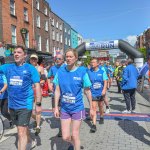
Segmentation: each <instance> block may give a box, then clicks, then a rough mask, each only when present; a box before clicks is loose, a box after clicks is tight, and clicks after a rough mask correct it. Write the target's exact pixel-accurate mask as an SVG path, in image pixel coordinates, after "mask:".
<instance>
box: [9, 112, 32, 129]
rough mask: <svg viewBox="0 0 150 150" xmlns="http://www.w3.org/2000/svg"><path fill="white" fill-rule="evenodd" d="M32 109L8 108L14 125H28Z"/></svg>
mask: <svg viewBox="0 0 150 150" xmlns="http://www.w3.org/2000/svg"><path fill="white" fill-rule="evenodd" d="M31 114H32V110H28V109H17V110H14V109H10V116H11V119H12V121H13V123H14V124H15V125H16V126H24V127H25V126H29V123H30V118H31Z"/></svg>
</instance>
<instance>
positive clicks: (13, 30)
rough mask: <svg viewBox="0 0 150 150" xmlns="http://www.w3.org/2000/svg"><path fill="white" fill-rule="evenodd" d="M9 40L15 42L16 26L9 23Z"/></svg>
mask: <svg viewBox="0 0 150 150" xmlns="http://www.w3.org/2000/svg"><path fill="white" fill-rule="evenodd" d="M11 42H12V44H14V45H16V44H17V37H16V26H14V25H11Z"/></svg>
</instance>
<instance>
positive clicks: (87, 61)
mask: <svg viewBox="0 0 150 150" xmlns="http://www.w3.org/2000/svg"><path fill="white" fill-rule="evenodd" d="M84 56H87V58H85V59H84V60H83V62H84V65H85V66H87V65H88V64H90V61H91V56H90V51H85V53H84Z"/></svg>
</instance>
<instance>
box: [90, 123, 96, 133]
mask: <svg viewBox="0 0 150 150" xmlns="http://www.w3.org/2000/svg"><path fill="white" fill-rule="evenodd" d="M96 130H97V129H96V125H94V124H93V125H92V127H91V130H90V132H92V133H95V132H96Z"/></svg>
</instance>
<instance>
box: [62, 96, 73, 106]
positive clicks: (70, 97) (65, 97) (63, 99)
mask: <svg viewBox="0 0 150 150" xmlns="http://www.w3.org/2000/svg"><path fill="white" fill-rule="evenodd" d="M62 101H63V102H66V103H70V104H73V103H75V97H74V96H70V95H63V98H62Z"/></svg>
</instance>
